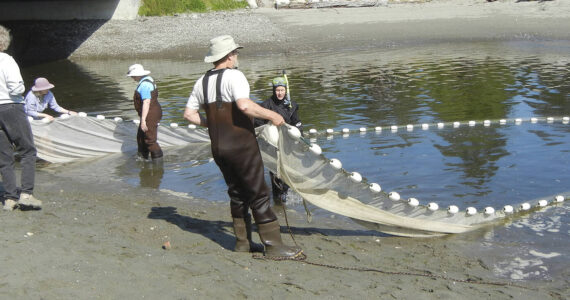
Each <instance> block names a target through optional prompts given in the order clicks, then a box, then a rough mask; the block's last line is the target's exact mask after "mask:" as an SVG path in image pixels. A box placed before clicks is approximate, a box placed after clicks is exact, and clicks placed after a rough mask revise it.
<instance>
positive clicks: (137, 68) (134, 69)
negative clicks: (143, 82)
mask: <svg viewBox="0 0 570 300" xmlns="http://www.w3.org/2000/svg"><path fill="white" fill-rule="evenodd" d="M148 74H150V71H148V70H145V69H144V68H143V66H142V65H141V64H134V65H131V66H130V67H129V72H128V73H127V76H128V77H131V76H145V75H148Z"/></svg>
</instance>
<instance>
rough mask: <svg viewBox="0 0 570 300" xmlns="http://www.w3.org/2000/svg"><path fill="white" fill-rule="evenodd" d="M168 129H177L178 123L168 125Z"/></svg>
mask: <svg viewBox="0 0 570 300" xmlns="http://www.w3.org/2000/svg"><path fill="white" fill-rule="evenodd" d="M170 127H172V128H178V123H170Z"/></svg>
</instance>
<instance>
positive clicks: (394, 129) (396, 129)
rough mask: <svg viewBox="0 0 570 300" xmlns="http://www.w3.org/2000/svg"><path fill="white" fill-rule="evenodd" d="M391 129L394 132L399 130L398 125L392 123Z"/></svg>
mask: <svg viewBox="0 0 570 300" xmlns="http://www.w3.org/2000/svg"><path fill="white" fill-rule="evenodd" d="M390 130H392V132H396V131H398V126H397V125H392V126H390Z"/></svg>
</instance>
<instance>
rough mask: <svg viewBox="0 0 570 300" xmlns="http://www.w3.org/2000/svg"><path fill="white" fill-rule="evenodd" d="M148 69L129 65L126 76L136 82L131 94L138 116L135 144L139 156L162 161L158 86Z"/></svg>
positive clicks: (160, 111) (160, 110)
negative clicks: (159, 139)
mask: <svg viewBox="0 0 570 300" xmlns="http://www.w3.org/2000/svg"><path fill="white" fill-rule="evenodd" d="M148 74H150V71H148V70H145V69H144V67H143V66H142V65H141V64H134V65H131V66H130V67H129V71H128V72H127V76H129V77H131V78H132V79H133V80H134V81H136V82H138V85H137V88H136V89H135V93H134V95H133V104H134V106H135V110H136V111H137V114H138V115H139V117H140V123H139V128H138V131H137V145H138V153H139V156H140V157H141V158H143V159H148V158H149V155H150V158H151V159H152V160H153V161H154V162H159V161H162V157H163V153H162V149H161V148H160V145H159V144H158V123H159V122H160V119H161V118H162V107H161V106H160V103H158V88H157V87H156V83H155V82H154V79H153V78H152V77H150V76H148Z"/></svg>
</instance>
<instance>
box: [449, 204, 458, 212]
mask: <svg viewBox="0 0 570 300" xmlns="http://www.w3.org/2000/svg"><path fill="white" fill-rule="evenodd" d="M447 212H449V213H450V214H456V213H458V212H459V207H457V206H455V205H450V206H449V207H448V208H447Z"/></svg>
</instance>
